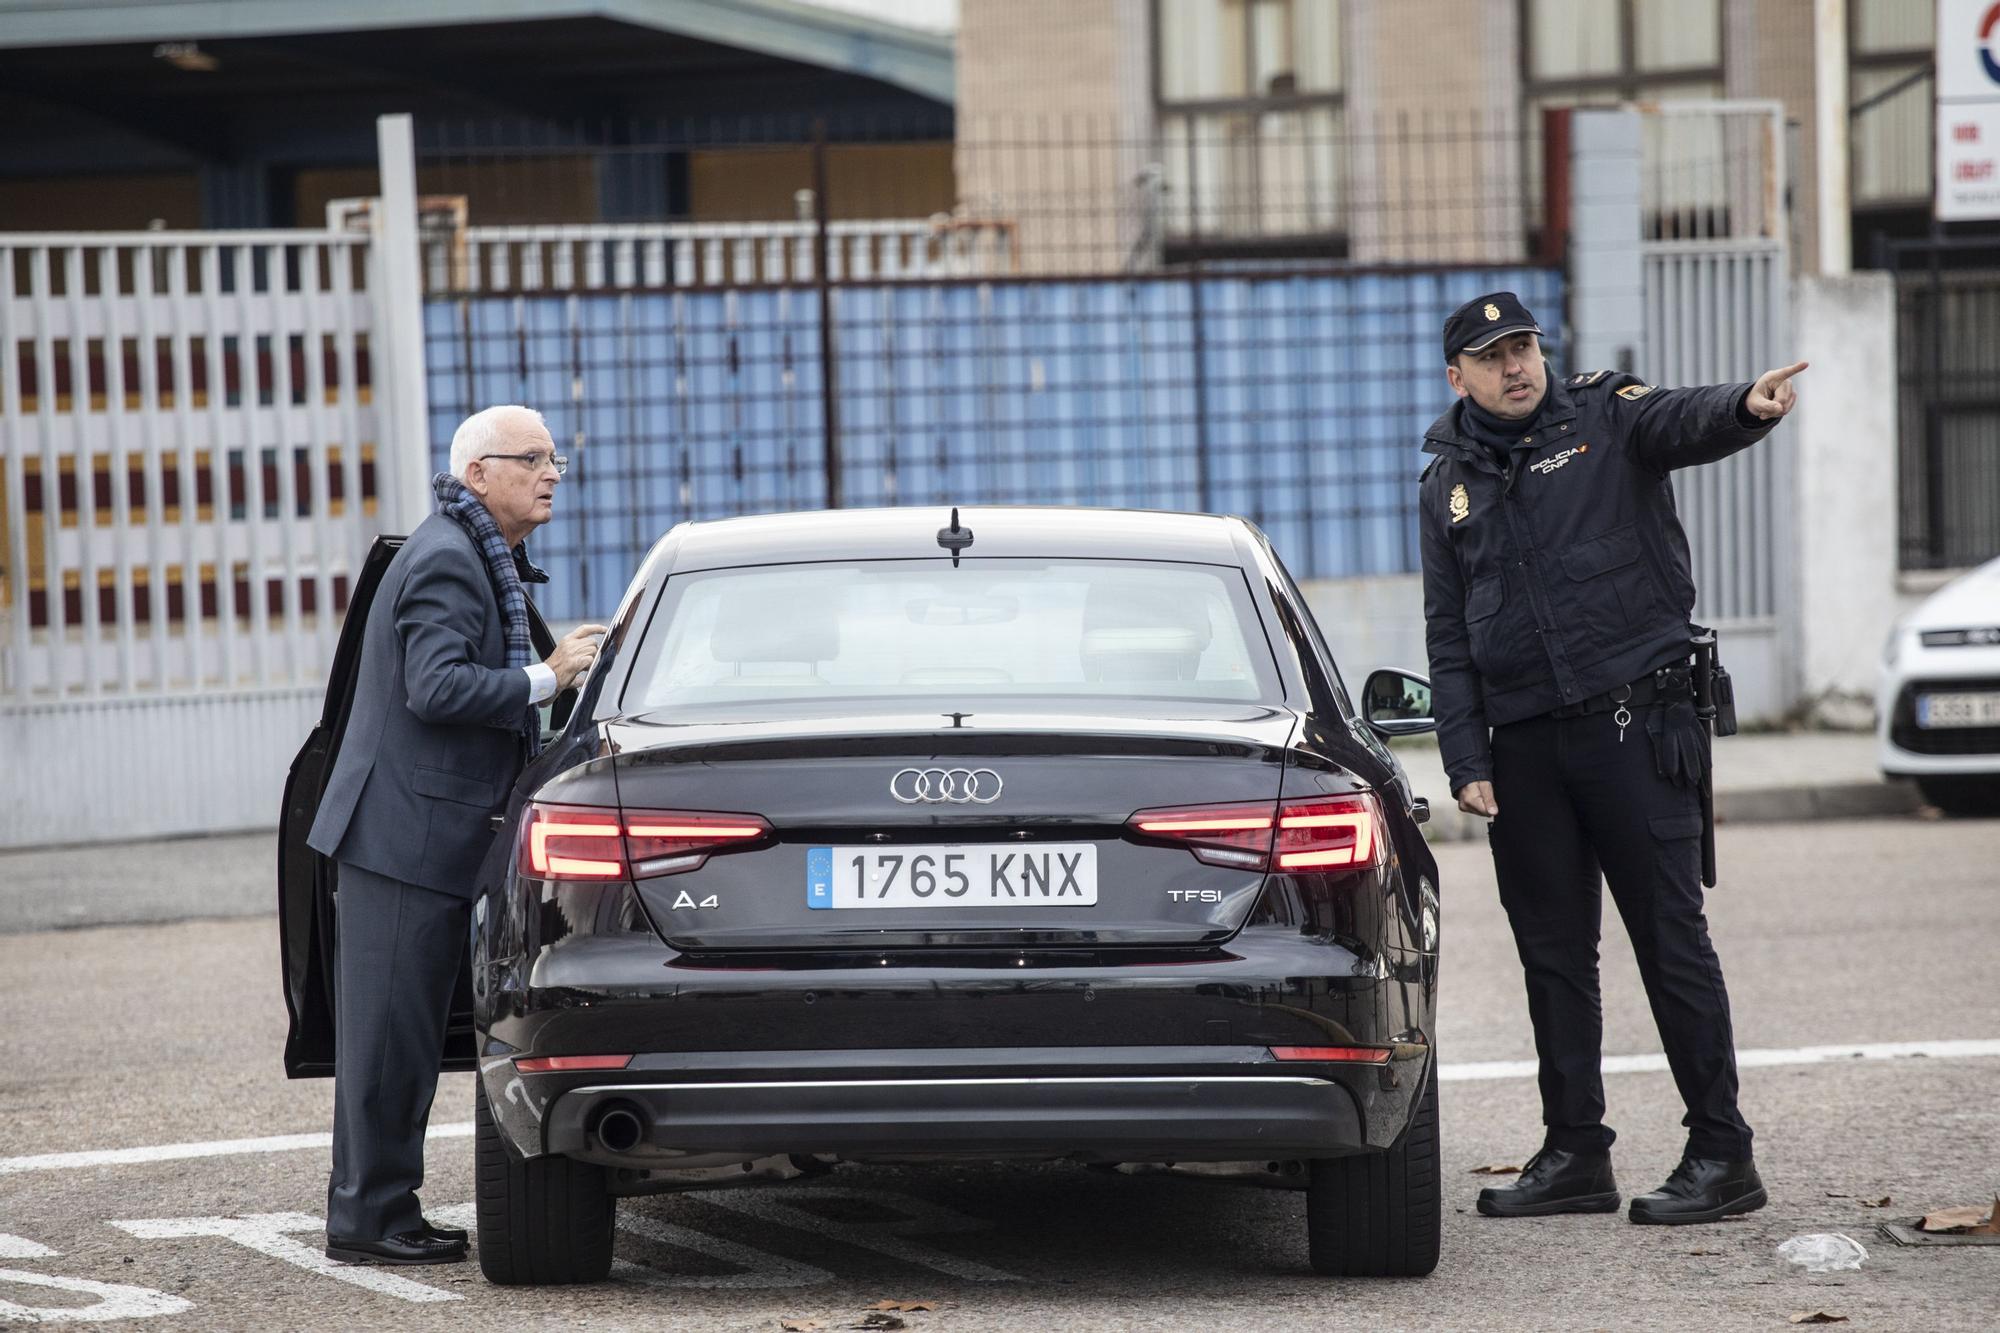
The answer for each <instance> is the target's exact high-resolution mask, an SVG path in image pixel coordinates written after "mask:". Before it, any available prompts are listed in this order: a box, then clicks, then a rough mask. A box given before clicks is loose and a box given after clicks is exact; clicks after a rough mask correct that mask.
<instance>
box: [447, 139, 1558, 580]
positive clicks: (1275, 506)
mask: <svg viewBox="0 0 2000 1333" xmlns="http://www.w3.org/2000/svg"><path fill="white" fill-rule="evenodd" d="M954 129H955V133H952V131H953V130H954ZM946 134H950V136H951V137H940V136H941V135H946ZM610 139H615V140H617V141H616V142H608V141H607V140H610ZM420 142H424V143H428V145H429V146H428V148H424V149H422V150H420V152H421V155H420V161H419V173H418V174H419V181H420V185H421V190H422V192H423V193H424V194H425V195H426V196H427V197H428V198H429V199H430V200H431V201H432V208H433V216H434V217H435V218H437V219H438V224H437V225H436V226H434V227H433V228H432V229H431V230H430V231H429V233H428V235H427V240H426V242H425V245H426V251H425V253H426V268H427V279H426V288H427V290H428V291H429V292H430V299H429V302H428V306H427V337H428V347H429V355H428V375H429V393H428V397H429V403H430V408H431V441H432V448H433V451H434V453H435V455H436V456H437V457H438V458H439V459H442V458H443V456H444V454H445V450H446V446H447V444H448V442H449V439H450V436H451V432H452V430H453V428H454V427H455V426H456V424H457V422H458V420H459V419H461V418H462V417H463V416H464V415H465V414H466V413H467V412H470V411H472V410H475V409H477V408H478V407H480V406H483V405H485V404H487V403H491V402H498V401H509V400H515V401H522V402H526V403H529V404H531V405H533V406H535V407H538V408H540V409H541V410H542V411H543V412H544V413H546V414H547V415H548V417H549V420H550V424H551V427H552V429H553V430H554V433H555V435H556V438H557V440H558V441H560V442H562V443H563V445H564V447H565V448H566V449H567V451H568V452H569V453H570V454H571V455H572V457H573V458H574V459H575V463H574V466H573V469H572V471H571V473H570V476H569V478H568V480H567V481H566V483H565V486H566V489H565V493H564V495H563V497H562V499H561V501H560V503H559V504H558V507H557V508H558V518H557V520H556V522H555V524H554V525H552V527H551V528H550V529H549V530H547V531H546V532H545V533H544V534H543V535H541V536H540V537H539V538H538V542H539V544H540V546H541V548H542V550H543V552H544V553H545V554H547V555H548V556H549V557H550V560H549V563H550V567H551V569H552V572H553V573H554V574H555V576H556V579H557V582H556V584H555V586H554V587H553V588H552V589H550V590H549V591H548V592H547V593H546V594H544V595H543V596H542V599H541V600H542V601H543V602H544V603H545V605H546V609H548V610H549V611H550V612H551V613H552V614H554V615H556V616H558V617H565V616H572V615H574V616H584V615H595V614H599V613H600V612H601V610H602V609H604V608H605V607H607V606H608V605H609V603H610V601H611V600H612V599H614V598H615V597H616V595H617V592H618V591H619V589H621V588H622V587H623V585H624V582H625V579H626V577H627V576H628V574H629V572H630V570H631V568H632V566H633V563H634V562H635V561H636V560H637V559H638V557H639V555H640V554H641V553H642V552H643V551H644V550H645V549H646V547H647V545H648V544H650V542H651V541H652V540H653V539H654V538H655V537H656V536H657V535H658V534H659V533H660V532H661V531H663V530H664V529H665V528H666V527H667V526H669V525H671V524H672V523H674V522H676V521H678V520H680V519H682V518H706V517H718V516H722V515H727V514H742V513H757V512H766V511H770V510H779V509H793V508H811V507H819V506H825V505H836V506H857V505H898V504H993V503H1055V504H1109V505H1123V506H1134V507H1146V508H1174V509H1202V510H1221V511H1226V512H1236V513H1242V514H1244V515H1246V516H1249V517H1251V518H1253V519H1255V520H1256V521H1258V522H1260V523H1262V524H1263V525H1264V526H1265V527H1266V528H1267V529H1268V530H1269V531H1270V532H1271V534H1272V537H1273V539H1274V540H1275V541H1276V542H1277V543H1278V545H1279V549H1280V550H1281V551H1282V552H1283V553H1284V555H1285V557H1286V559H1287V561H1288V562H1289V563H1290V564H1291V565H1292V567H1293V568H1294V570H1295V571H1297V572H1298V573H1299V574H1301V575H1302V576H1306V577H1337V576H1343V575H1367V574H1388V573H1404V572H1408V571H1410V570H1413V569H1415V568H1416V548H1415V535H1414V534H1415V528H1414V524H1413V521H1412V519H1413V513H1412V505H1413V503H1414V495H1415V488H1414V480H1415V477H1416V474H1417V472H1418V471H1419V470H1420V469H1421V464H1422V456H1421V454H1420V453H1419V446H1420V444H1421V440H1422V435H1423V430H1424V427H1425V426H1427V425H1428V424H1429V423H1430V421H1431V420H1432V418H1433V417H1434V416H1435V415H1436V414H1437V413H1438V412H1439V411H1441V410H1442V409H1443V408H1444V407H1445V406H1446V405H1447V404H1448V403H1449V402H1450V391H1449V389H1448V388H1447V387H1446V385H1445V383H1444V377H1443V374H1442V368H1441V366H1440V364H1439V357H1438V351H1437V336H1438V328H1439V325H1440V321H1441V320H1442V318H1443V315H1444V313H1445V312H1446V311H1448V310H1449V309H1450V308H1451V307H1452V306H1454V305H1456V304H1458V303H1459V302H1460V301H1462V300H1463V299H1464V298H1465V297H1466V296H1467V295H1469V294H1472V293H1475V292H1479V291H1484V290H1490V289H1493V288H1496V287H1513V288H1514V289H1516V290H1518V291H1519V292H1520V293H1521V295H1522V296H1523V298H1524V299H1525V300H1527V301H1528V302H1530V303H1531V304H1532V305H1534V306H1535V308H1537V309H1538V310H1543V311H1545V312H1548V316H1547V317H1548V318H1549V319H1551V320H1553V319H1554V318H1555V317H1556V315H1557V313H1558V312H1560V310H1561V308H1562V304H1563V284H1562V280H1561V277H1560V274H1559V273H1558V272H1557V271H1556V270H1555V269H1554V268H1553V267H1551V266H1549V265H1546V264H1537V263H1534V262H1532V261H1531V260H1530V259H1529V257H1528V256H1529V253H1530V246H1531V243H1532V242H1533V241H1534V239H1535V238H1533V237H1532V236H1531V235H1530V234H1529V232H1528V230H1527V217H1528V210H1527V209H1526V208H1525V206H1524V201H1523V199H1522V195H1521V191H1522V187H1521V184H1520V181H1521V176H1520V172H1519V170H1518V165H1519V161H1520V154H1521V135H1520V132H1519V130H1518V128H1517V127H1516V126H1515V125H1514V124H1513V123H1512V122H1511V121H1503V122H1499V123H1486V122H1479V121H1474V120H1472V119H1468V118H1466V117H1462V116H1461V117H1447V116H1436V117H1432V118H1428V119H1426V118H1422V117H1417V118H1401V119H1396V120H1388V121H1383V122H1379V123H1374V124H1370V125H1366V126H1361V125H1355V124H1353V123H1350V122H1349V121H1347V120H1346V119H1344V118H1335V119H1333V120H1325V119H1324V118H1319V119H1315V118H1310V117H1308V118H1298V117H1274V118H1268V119H1267V120H1262V119H1259V118H1257V117H1245V116H1221V117H1201V118H1195V119H1193V120H1190V119H1187V118H1179V119H1172V118H1169V119H1168V120H1166V121H1163V122H1162V123H1161V124H1160V125H1158V126H1152V127H1135V126H1133V125H1130V124H1124V123H1116V122H1112V121H1108V120H1105V119H1101V118H1086V119H1051V120H1026V119H1019V120H1006V121H996V122H984V123H981V122H972V121H967V120H965V119H963V118H961V119H960V121H959V123H958V124H957V125H956V126H955V127H951V126H932V127H926V128H925V129H924V132H923V133H920V134H914V135H907V134H906V135H899V134H897V133H894V132H888V131H884V130H882V129H881V128H880V127H879V126H859V127H857V126H854V125H844V126H843V125H829V124H827V123H824V122H820V123H810V122H799V123H796V124H793V125H790V126H774V125H769V124H766V125H762V126H751V127H742V126H739V127H734V128H733V129H730V130H727V131H725V130H724V129H721V128H719V127H716V126H703V125H694V124H681V125H663V126H651V127H626V129H625V130H624V132H622V133H619V134H616V135H607V134H604V133H601V132H600V133H598V134H595V135H593V134H591V133H590V132H589V130H588V127H573V128H572V129H570V130H568V131H562V132H558V131H554V130H550V129H549V128H547V127H542V128H540V129H537V130H529V129H527V128H525V127H522V128H519V129H515V130H510V129H509V127H505V126H486V127H480V128H478V129H477V130H467V129H463V128H446V127H434V128H433V130H432V131H431V132H430V133H429V134H428V136H420ZM531 184H532V188H531ZM537 200H539V202H537ZM537 210H539V212H537Z"/></svg>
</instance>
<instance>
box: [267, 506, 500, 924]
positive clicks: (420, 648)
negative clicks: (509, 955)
mask: <svg viewBox="0 0 2000 1333" xmlns="http://www.w3.org/2000/svg"><path fill="white" fill-rule="evenodd" d="M506 662H507V647H506V633H505V630H504V627H503V625H502V622H501V618H500V606H499V603H498V601H497V600H495V598H494V595H493V585H492V583H491V581H490V580H489V579H488V578H487V574H486V564H485V561H484V560H483V559H482V558H481V557H480V554H479V550H478V548H477V547H476V546H475V545H474V544H473V541H472V538H471V536H470V535H468V534H467V533H466V531H465V529H463V528H461V527H460V526H459V525H458V524H457V523H455V522H453V521H452V520H451V519H449V518H446V517H444V516H443V515H442V514H432V515H431V516H430V517H429V518H427V519H425V520H424V521H423V522H422V523H420V524H418V525H417V530H416V531H415V532H413V533H411V534H410V537H409V540H407V541H406V542H404V543H403V549H402V550H400V551H398V552H397V553H396V558H395V559H393V560H391V561H390V562H389V568H388V569H387V571H385V572H384V574H383V576H382V583H381V586H380V587H379V588H377V589H376V593H375V601H374V604H373V606H372V607H370V609H369V612H368V626H367V629H366V631H365V632H364V634H363V636H362V641H361V665H360V673H359V676H358V678H357V680H356V681H355V689H354V706H353V709H352V711H351V712H350V713H349V714H348V721H347V732H346V734H345V736H344V737H343V739H342V740H341V743H340V756H339V758H338V759H336V760H335V761H334V766H333V774H332V776H331V777H329V778H328V779H327V785H326V792H325V794H324V795H323V796H322V797H321V799H320V805H319V813H318V815H317V817H316V818H315V819H314V820H313V826H312V833H311V835H310V836H309V837H308V838H307V839H306V841H307V842H308V843H309V844H310V845H311V846H312V848H313V849H314V850H315V851H319V852H323V853H325V854H326V855H328V856H331V857H333V858H334V859H335V860H336V861H342V862H346V863H348V864H351V865H358V866H360V867H362V868H363V869H364V870H372V871H374V872H375V873H376V874H378V875H387V876H390V877H391V878H394V879H400V880H403V881H406V882H408V883H411V884H420V885H423V886H424V887H425V888H430V889H438V890H441V891H443V892H445V893H453V894H457V895H459V896H461V897H468V898H469V897H471V896H472V891H473V889H472V879H473V874H474V872H475V871H476V870H477V869H478V868H479V862H480V860H481V859H482V858H483V857H484V856H485V855H486V851H487V849H488V848H489V847H490V846H491V845H492V842H493V833H492V829H491V827H490V826H489V824H488V822H487V820H488V817H489V816H491V815H494V814H496V813H498V812H499V811H500V809H501V807H502V805H503V804H504V803H505V801H506V799H507V793H508V791H509V789H510V788H512V786H513V785H514V781H515V779H516V778H518V777H520V775H521V767H522V764H523V763H524V762H525V759H526V747H525V744H524V741H525V731H524V725H523V724H524V721H525V717H526V713H527V708H528V693H529V689H528V673H527V672H525V671H522V670H521V669H520V668H519V667H509V666H507V665H506Z"/></svg>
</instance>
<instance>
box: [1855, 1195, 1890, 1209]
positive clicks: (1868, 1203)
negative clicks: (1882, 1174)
mask: <svg viewBox="0 0 2000 1333" xmlns="http://www.w3.org/2000/svg"><path fill="white" fill-rule="evenodd" d="M1894 1202H1895V1200H1894V1199H1892V1198H1890V1197H1889V1196H1888V1195H1886V1194H1884V1195H1883V1196H1882V1197H1881V1198H1879V1199H1863V1200H1862V1201H1861V1206H1862V1207H1863V1208H1887V1207H1888V1206H1889V1205H1890V1204H1892V1203H1894Z"/></svg>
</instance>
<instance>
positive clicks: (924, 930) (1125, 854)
mask: <svg viewBox="0 0 2000 1333" xmlns="http://www.w3.org/2000/svg"><path fill="white" fill-rule="evenodd" d="M1038 707H1040V708H1041V710H1042V711H1035V712H1028V711H1024V710H1022V709H1021V707H1020V705H1019V703H1018V702H1014V703H1012V704H1011V705H1010V706H1009V707H1008V708H1007V709H1006V710H1004V711H995V710H988V711H981V712H976V713H950V714H940V713H936V712H929V711H926V712H921V713H918V712H903V711H886V710H884V711H878V712H875V713H872V714H864V715H860V716H856V715H855V714H853V713H851V712H843V713H839V714H834V713H831V712H829V713H827V714H825V715H814V714H812V713H810V712H805V713H798V714H794V715H792V716H788V717H785V718H783V719H778V720H772V719H758V720H746V721H733V720H729V721H718V720H700V719H698V718H697V719H693V720H687V719H684V718H679V717H674V716H669V715H667V714H665V713H660V714H652V715H645V716H639V717H632V718H626V719H620V720H617V721H613V722H610V723H607V724H606V725H605V730H606V735H607V738H608V740H609V741H610V743H611V745H612V746H613V747H614V749H615V751H616V755H617V757H616V760H615V771H616V773H617V781H618V799H619V802H620V804H621V805H622V806H623V807H624V808H625V810H626V811H627V812H628V814H629V812H632V811H635V810H653V811H716V812H727V813H735V814H754V815H758V816H761V817H762V818H764V819H765V820H767V821H769V822H770V824H771V826H772V828H773V829H774V831H775V839H774V840H773V841H771V842H769V843H767V844H765V845H762V846H759V847H757V848H755V849H751V850H744V851H739V852H731V853H728V854H725V855H716V856H711V857H710V858H709V859H708V860H707V861H706V862H705V863H703V864H702V865H701V866H700V867H699V868H698V869H694V870H688V871H684V872H682V873H679V874H670V875H663V876H659V877H657V878H646V879H640V880H639V881H637V883H638V890H639V895H640V898H641V900H642V901H643V902H644V904H645V906H646V909H647V911H648V913H649V914H650V916H651V917H652V920H653V922H654V924H655V926H656V927H657V928H658V929H659V931H660V934H661V935H662V936H663V937H664V938H665V939H666V940H667V942H668V943H669V944H671V945H673V946H674V947H675V948H677V949H680V950H683V951H687V952H696V953H700V952H710V951H758V950H868V949H911V948H995V947H999V948H1012V947H1028V946H1031V945H1032V946H1038V947H1048V946H1061V945H1079V946H1090V947H1102V946H1155V947H1159V946H1188V945H1200V944H1207V943H1214V942H1217V941H1220V940H1223V939H1226V938H1228V937H1229V936H1230V935H1232V934H1233V933H1234V932H1235V931H1236V930H1237V928H1238V927H1239V926H1240V925H1241V924H1242V923H1243V921H1244V920H1245V919H1246V918H1247V917H1248V915H1249V913H1250V911H1251V910H1252V908H1253V907H1254V905H1255V902H1256V898H1257V895H1258V893H1259V891H1260V890H1261V888H1262V885H1263V879H1264V876H1263V872H1262V871H1254V870H1242V869H1232V868H1227V867H1221V866H1215V865H1209V864H1204V863H1203V862H1201V861H1199V860H1197V859H1196V858H1195V856H1194V855H1193V854H1192V853H1191V852H1190V851H1188V850H1187V848H1185V847H1182V846H1173V845H1156V844H1153V843H1149V842H1145V841H1140V840H1136V839H1134V838H1132V837H1130V836H1128V834H1127V831H1126V821H1127V820H1128V819H1129V818H1130V817H1131V816H1132V814H1133V813H1134V812H1136V811H1139V810H1145V809H1156V808H1161V807H1183V806H1190V805H1212V804H1219V803H1225V802H1234V803H1246V802H1248V803H1257V802H1271V803H1273V804H1275V802H1276V800H1277V798H1278V793H1279V787H1280V785H1281V781H1282V777H1283V772H1284V760H1285V754H1286V746H1287V744H1288V742H1289V741H1290V738H1291V736H1292V733H1293V731H1294V730H1295V729H1296V727H1297V725H1298V717H1297V715H1296V714H1294V713H1293V712H1291V711H1290V710H1288V709H1284V708H1272V707H1266V706H1263V705H1249V704H1233V703H1230V704H1219V703H1194V704H1188V703H1182V702H1178V701H1147V702H1146V703H1145V705H1144V707H1143V711H1140V710H1138V709H1136V708H1135V709H1131V710H1120V711H1106V710H1105V709H1104V705H1103V703H1102V701H1101V700H1091V701H1089V702H1088V703H1087V704H1079V705H1078V706H1077V707H1076V708H1075V709H1074V710H1065V709H1064V708H1063V707H1062V706H1061V705H1059V704H1055V703H1049V704H1043V705H1038ZM926 770H930V771H932V773H933V776H931V777H929V778H925V777H924V776H923V775H924V773H925V771H926ZM912 771H914V774H915V776H912ZM940 771H941V772H943V773H945V774H951V775H952V776H950V777H947V778H939V777H937V776H935V774H936V773H937V772H940ZM955 771H958V772H962V773H966V774H969V773H972V772H975V771H981V775H980V778H979V783H980V786H979V788H978V789H977V790H973V789H971V788H969V787H968V786H967V779H966V778H965V777H962V776H958V775H957V773H955ZM898 774H903V778H902V781H901V783H900V785H899V787H898V790H899V792H900V793H901V794H902V795H903V797H904V798H905V799H898V798H897V797H896V796H895V795H892V794H891V790H890V788H891V781H892V779H894V778H895V777H896V776H897V775H898ZM920 783H928V786H927V787H926V789H925V790H923V791H920V790H919V784H920ZM989 784H990V785H989ZM989 792H990V795H989ZM940 794H942V795H944V796H945V797H946V798H947V799H924V797H925V796H926V795H931V796H937V795H940ZM951 796H958V797H961V798H963V799H958V800H953V799H949V797H951ZM874 853H880V854H881V855H882V856H883V857H887V858H890V859H889V860H878V859H875V858H874V857H872V856H871V854H874ZM857 856H858V857H862V858H864V859H863V861H862V863H861V864H860V865H856V863H855V858H856V857H857ZM947 856H956V857H957V858H958V859H957V860H956V861H947V860H946V859H945V858H946V857H947ZM923 857H928V858H930V863H929V864H928V865H926V864H925V863H924V862H923V861H921V860H919V858H923ZM896 858H902V859H900V860H897V859H896ZM1013 858H1019V859H1013ZM923 871H928V873H929V874H930V876H931V880H930V885H931V889H932V892H930V893H928V894H926V895H925V896H924V897H923V899H922V900H921V901H918V900H915V899H912V898H910V896H909V895H910V893H911V892H915V891H918V890H922V889H923V887H924V879H923V878H922V875H921V874H919V873H918V872H923ZM953 871H956V872H958V873H959V874H962V875H964V876H965V879H964V880H962V881H961V880H958V879H956V878H950V879H947V878H944V877H945V876H947V875H951V874H952V872H953ZM830 873H831V874H832V875H834V876H835V877H836V879H835V881H834V883H833V885H832V891H831V893H829V883H828V876H829V874H830ZM905 873H907V874H909V875H912V876H915V878H914V879H905V878H902V876H903V875H904V874H905ZM885 879H886V880H887V881H888V883H887V884H886V885H885V884H884V883H883V881H884V880H885ZM815 881H817V884H818V888H817V889H815V888H814V883H815ZM996 881H997V882H996ZM912 883H914V884H915V886H916V888H915V890H912V889H910V888H909V887H908V886H909V885H911V884H912ZM899 884H900V885H902V886H904V887H903V888H898V887H897V886H898V885H899ZM862 885H867V886H869V887H868V888H867V889H866V890H865V891H864V892H862V893H861V894H860V895H859V896H861V897H868V896H874V895H876V894H877V893H878V891H879V896H875V900H874V902H872V903H871V904H870V905H869V906H866V907H863V906H861V905H859V904H858V903H857V902H854V901H850V899H852V898H854V897H856V896H857V894H856V890H857V889H859V888H860V886H862ZM946 888H962V891H961V892H959V893H956V894H953V895H951V896H950V897H947V896H946V894H945V892H944V889H946ZM1087 890H1094V893H1089V892H1087ZM892 895H893V896H892ZM1091 896H1094V899H1095V900H1094V901H1084V900H1085V899H1086V898H1087V897H1091ZM885 899H886V900H887V901H888V902H892V903H897V904H904V905H884V902H885ZM816 902H817V904H818V905H815V903H816Z"/></svg>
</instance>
